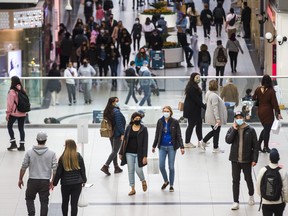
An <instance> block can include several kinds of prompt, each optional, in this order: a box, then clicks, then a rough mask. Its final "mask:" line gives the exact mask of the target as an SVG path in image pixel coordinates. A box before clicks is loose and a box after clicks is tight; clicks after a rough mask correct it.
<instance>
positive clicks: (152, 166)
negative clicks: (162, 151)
mask: <svg viewBox="0 0 288 216" xmlns="http://www.w3.org/2000/svg"><path fill="white" fill-rule="evenodd" d="M147 171H148V174H159V158H158V157H148V159H147Z"/></svg>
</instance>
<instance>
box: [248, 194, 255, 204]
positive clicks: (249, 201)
mask: <svg viewBox="0 0 288 216" xmlns="http://www.w3.org/2000/svg"><path fill="white" fill-rule="evenodd" d="M254 204H255V201H254V196H253V195H252V196H249V200H248V205H250V206H252V205H254Z"/></svg>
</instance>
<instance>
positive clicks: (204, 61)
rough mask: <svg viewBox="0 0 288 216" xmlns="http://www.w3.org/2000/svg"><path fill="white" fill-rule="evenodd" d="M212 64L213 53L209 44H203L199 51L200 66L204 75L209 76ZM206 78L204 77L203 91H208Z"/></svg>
mask: <svg viewBox="0 0 288 216" xmlns="http://www.w3.org/2000/svg"><path fill="white" fill-rule="evenodd" d="M210 64H211V55H210V53H209V51H208V46H207V45H206V44H202V45H201V46H200V52H199V53H198V67H199V70H200V74H201V76H202V77H204V76H208V70H209V66H210ZM206 80H207V79H206V78H202V91H206Z"/></svg>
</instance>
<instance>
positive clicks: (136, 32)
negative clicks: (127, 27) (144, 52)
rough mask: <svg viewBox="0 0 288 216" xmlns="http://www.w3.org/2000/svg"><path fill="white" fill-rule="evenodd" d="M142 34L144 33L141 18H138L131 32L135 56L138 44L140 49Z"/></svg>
mask: <svg viewBox="0 0 288 216" xmlns="http://www.w3.org/2000/svg"><path fill="white" fill-rule="evenodd" d="M141 32H142V24H141V23H140V21H139V18H136V19H135V23H134V25H133V27H132V31H131V35H132V37H133V50H134V53H133V54H135V52H136V43H137V50H139V49H140V41H141Z"/></svg>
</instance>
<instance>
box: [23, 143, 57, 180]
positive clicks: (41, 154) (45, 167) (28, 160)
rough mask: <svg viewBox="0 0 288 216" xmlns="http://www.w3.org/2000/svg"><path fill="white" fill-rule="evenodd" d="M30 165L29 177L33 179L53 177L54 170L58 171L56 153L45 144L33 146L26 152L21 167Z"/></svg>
mask: <svg viewBox="0 0 288 216" xmlns="http://www.w3.org/2000/svg"><path fill="white" fill-rule="evenodd" d="M28 167H29V178H31V179H51V174H52V171H53V173H55V172H56V169H57V158H56V153H55V152H53V151H51V150H49V149H48V147H47V146H45V145H37V146H33V148H32V149H30V150H29V151H27V153H26V154H25V157H24V160H23V163H22V167H21V169H23V170H26V169H27V168H28Z"/></svg>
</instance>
